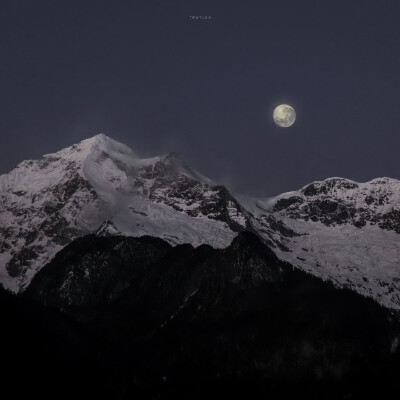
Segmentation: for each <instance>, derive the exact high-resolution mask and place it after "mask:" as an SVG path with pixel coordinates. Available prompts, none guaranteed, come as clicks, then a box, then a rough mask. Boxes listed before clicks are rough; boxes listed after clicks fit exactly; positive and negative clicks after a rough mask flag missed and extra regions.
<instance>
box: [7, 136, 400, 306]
mask: <svg viewBox="0 0 400 400" xmlns="http://www.w3.org/2000/svg"><path fill="white" fill-rule="evenodd" d="M243 230H250V231H252V232H254V233H256V234H257V235H258V236H259V237H261V238H262V239H263V241H264V242H265V243H266V244H268V245H269V246H270V247H271V248H272V249H273V250H274V251H275V253H276V254H277V255H278V257H280V258H281V259H283V260H285V261H289V262H290V263H291V264H293V265H295V266H297V267H299V268H301V269H304V270H306V271H308V272H310V273H312V274H314V275H317V276H319V277H322V278H323V279H329V280H332V281H333V282H335V283H336V284H338V285H339V286H348V287H351V288H353V289H355V290H356V291H358V292H359V293H362V294H364V295H367V296H371V297H374V298H375V299H377V300H378V301H380V302H381V303H382V304H384V305H386V306H387V307H390V308H397V309H400V285H399V284H400V250H399V233H400V182H399V181H397V180H394V179H388V178H382V179H375V180H373V181H371V182H369V183H365V184H359V183H356V182H353V181H350V180H346V179H341V178H331V179H327V180H325V181H323V182H314V183H312V184H310V185H308V186H306V187H304V188H303V189H301V190H299V191H297V192H290V193H285V194H282V195H280V196H277V197H275V198H272V199H252V198H245V197H242V196H233V195H232V194H231V193H230V192H229V191H228V190H227V189H226V188H225V187H224V186H221V185H217V184H216V183H214V182H212V181H211V180H209V179H208V178H206V177H204V176H203V175H201V174H199V173H198V172H196V171H194V170H192V169H191V168H190V167H189V166H188V165H187V164H186V163H185V162H184V161H183V160H181V159H180V158H179V157H178V156H177V155H176V154H174V153H170V154H168V155H165V156H160V157H153V158H148V159H142V158H140V157H138V156H137V155H135V154H134V152H132V150H131V149H129V148H128V147H126V146H125V145H123V144H121V143H118V142H116V141H114V140H112V139H110V138H108V137H107V136H105V135H102V134H100V135H97V136H95V137H93V138H91V139H87V140H84V141H83V142H81V143H79V144H76V145H73V146H71V147H68V148H66V149H64V150H61V151H59V152H57V153H55V154H49V155H46V156H44V157H43V158H42V159H40V160H36V161H24V162H22V163H21V164H19V165H18V166H17V167H16V168H15V169H14V170H13V171H11V172H10V173H9V174H6V175H2V176H0V281H1V283H2V284H3V285H4V286H5V287H6V288H8V289H11V290H13V291H15V292H18V291H20V290H23V289H25V288H26V286H27V285H28V284H29V282H30V280H31V279H32V277H33V276H34V275H35V273H36V272H37V271H38V270H39V269H41V268H42V267H43V266H44V265H45V264H46V263H47V262H49V261H50V260H51V259H52V258H53V257H54V255H55V254H56V253H57V252H58V251H59V250H61V249H62V248H63V247H65V246H66V245H67V244H69V243H70V242H72V241H73V240H74V239H76V238H78V237H81V236H84V235H86V234H88V233H97V234H98V235H99V236H113V235H125V236H141V235H151V236H156V237H160V238H163V239H165V240H166V241H168V242H169V243H171V244H173V245H175V244H179V243H191V244H192V245H194V246H198V245H200V244H209V245H212V246H213V247H216V248H224V247H227V246H228V245H229V244H230V243H231V241H232V240H233V238H234V237H235V236H236V235H237V233H238V232H240V231H243Z"/></svg>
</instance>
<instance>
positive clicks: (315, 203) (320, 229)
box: [242, 178, 400, 309]
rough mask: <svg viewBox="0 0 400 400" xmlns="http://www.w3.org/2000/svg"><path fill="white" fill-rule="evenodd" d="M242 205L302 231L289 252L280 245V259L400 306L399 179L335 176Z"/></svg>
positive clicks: (257, 216)
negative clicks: (359, 180)
mask: <svg viewBox="0 0 400 400" xmlns="http://www.w3.org/2000/svg"><path fill="white" fill-rule="evenodd" d="M242 204H246V207H247V209H248V210H249V211H250V212H252V213H253V214H254V216H255V217H256V218H257V219H261V218H263V217H265V216H267V215H270V214H272V215H274V216H275V218H276V219H277V220H279V221H282V223H283V224H284V225H286V226H287V227H289V228H291V229H292V230H293V231H295V232H297V234H298V236H295V237H293V238H289V239H288V241H287V242H286V245H287V246H288V247H289V249H290V251H289V252H282V251H280V249H279V248H278V249H276V252H277V254H278V256H279V257H280V258H282V259H284V260H287V261H289V262H290V263H292V264H293V265H295V266H298V267H299V268H301V269H304V270H306V271H309V272H310V273H312V274H314V275H317V276H320V277H322V278H323V279H329V280H332V281H333V282H335V283H336V284H338V285H339V286H346V287H349V288H352V289H354V290H356V291H357V292H359V293H361V294H363V295H366V296H370V297H373V298H375V299H377V300H378V301H379V302H380V303H381V304H383V305H385V306H387V307H389V308H396V309H400V235H399V233H400V181H398V180H396V179H389V178H379V179H374V180H372V181H370V182H367V183H357V182H354V181H351V180H348V179H343V178H330V179H326V180H325V181H322V182H313V183H311V184H309V185H307V186H305V187H304V188H302V189H301V190H299V191H295V192H289V193H284V194H282V195H280V196H277V197H274V198H271V199H265V200H256V199H245V198H243V199H242Z"/></svg>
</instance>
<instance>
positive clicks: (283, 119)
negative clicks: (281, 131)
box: [273, 104, 296, 128]
mask: <svg viewBox="0 0 400 400" xmlns="http://www.w3.org/2000/svg"><path fill="white" fill-rule="evenodd" d="M273 118H274V122H275V123H276V124H277V125H278V126H280V127H281V128H288V127H289V126H292V125H293V124H294V121H295V120H296V112H295V111H294V109H293V108H292V107H290V106H289V105H288V104H281V105H280V106H278V107H276V108H275V110H274V114H273Z"/></svg>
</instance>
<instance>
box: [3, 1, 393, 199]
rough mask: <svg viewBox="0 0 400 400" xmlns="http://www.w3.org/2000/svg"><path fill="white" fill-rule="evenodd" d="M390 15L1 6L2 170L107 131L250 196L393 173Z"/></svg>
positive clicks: (141, 4)
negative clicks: (275, 116)
mask: <svg viewBox="0 0 400 400" xmlns="http://www.w3.org/2000/svg"><path fill="white" fill-rule="evenodd" d="M191 16H207V17H211V19H210V18H207V19H193V18H191ZM399 21H400V2H399V1H397V0H387V1H378V0H377V1H369V0H346V1H341V0H328V1H325V0H319V1H308V0H301V1H300V0H296V1H290V0H289V1H288V0H286V1H268V0H264V1H261V0H260V1H210V2H207V1H192V0H185V1H173V0H168V1H167V0H163V1H151V0H147V1H132V0H131V1H101V0H97V1H84V0H82V1H62V0H59V1H54V0H52V1H41V0H37V1H3V2H2V3H1V6H0V33H1V35H0V54H1V63H0V88H1V90H0V135H1V136H0V138H1V157H0V173H6V172H8V171H9V170H11V169H12V168H13V167H14V166H15V165H16V164H17V163H19V162H20V161H22V160H24V159H29V158H31V159H33V158H38V157H40V156H41V155H42V154H45V153H49V152H54V151H57V150H59V149H61V148H62V147H66V146H69V145H71V144H73V143H76V142H78V141H80V140H83V139H85V138H87V137H90V136H93V135H95V134H97V133H100V132H104V133H105V134H107V135H108V136H110V137H112V138H114V139H116V140H118V141H121V142H123V143H125V144H127V145H129V146H130V147H131V148H132V149H133V150H135V151H136V152H137V153H138V154H140V155H142V156H152V155H157V154H161V153H166V152H168V151H171V150H173V151H176V152H178V153H179V154H180V155H181V157H182V158H184V159H185V160H186V161H187V162H188V163H189V164H190V165H191V166H192V167H194V168H195V169H197V170H199V171H201V172H202V173H203V174H205V175H207V176H209V177H210V178H212V179H214V180H216V181H219V182H220V183H223V184H226V185H227V186H228V187H230V188H231V189H233V190H234V191H236V192H242V193H246V194H250V195H258V196H271V195H275V194H278V193H280V192H283V191H289V190H295V189H298V188H300V187H302V186H304V185H305V184H307V183H309V182H311V181H313V180H320V179H325V178H327V177H331V176H343V177H346V178H350V179H354V180H357V181H367V180H370V179H372V178H376V177H380V176H389V177H393V178H400V160H399V148H400V128H399V125H400V93H399V92H400V23H399ZM280 103H287V104H290V105H292V106H293V107H294V108H295V109H296V113H297V120H296V123H295V124H294V125H293V126H292V127H291V128H287V129H282V128H279V127H277V126H275V125H274V123H273V120H272V111H273V109H274V107H275V106H276V105H278V104H280Z"/></svg>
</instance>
